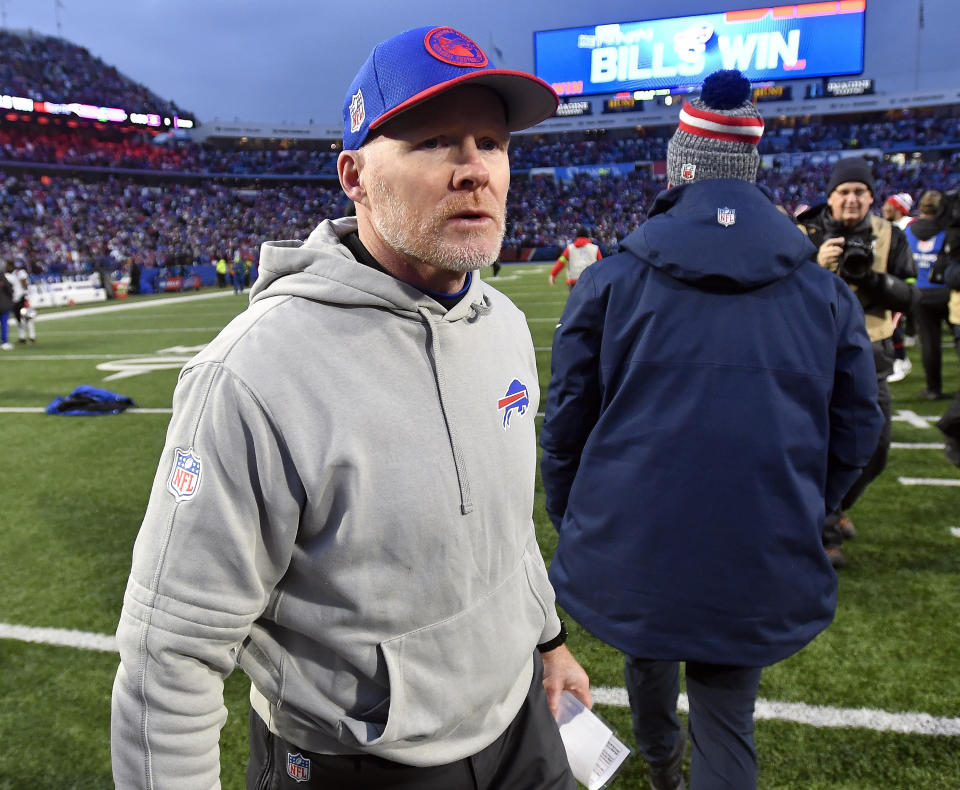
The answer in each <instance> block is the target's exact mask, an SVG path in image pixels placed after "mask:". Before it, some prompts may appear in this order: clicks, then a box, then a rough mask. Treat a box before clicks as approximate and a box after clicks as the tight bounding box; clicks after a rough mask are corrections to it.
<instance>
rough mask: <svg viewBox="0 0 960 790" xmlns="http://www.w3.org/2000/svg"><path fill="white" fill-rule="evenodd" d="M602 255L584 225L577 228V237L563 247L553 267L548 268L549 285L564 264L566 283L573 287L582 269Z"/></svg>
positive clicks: (555, 278)
mask: <svg viewBox="0 0 960 790" xmlns="http://www.w3.org/2000/svg"><path fill="white" fill-rule="evenodd" d="M602 257H603V253H602V252H600V248H599V247H598V246H597V245H596V244H594V243H593V242H592V241H590V238H589V236H587V229H586V228H584V227H579V228H577V237H576V238H575V239H574V240H573V241H572V242H570V243H569V244H568V245H567V246H566V247H564V248H563V252H562V253H560V257H559V258H557V262H556V263H555V264H553V268H552V269H551V270H550V285H553V284H554V283H555V282H556V280H557V275H558V274H560V272H561V270H562V269H563V267H564V266H566V267H567V285H568V286H570V287H571V288H573V286H575V285H576V284H577V279H578V278H579V277H580V275H581V274H583V271H584V269H586V268H587V267H588V266H589V265H590V264H591V263H596V262H597V261H599V260H600V259H601V258H602Z"/></svg>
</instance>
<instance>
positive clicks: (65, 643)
mask: <svg viewBox="0 0 960 790" xmlns="http://www.w3.org/2000/svg"><path fill="white" fill-rule="evenodd" d="M0 639H13V640H16V641H18V642H29V643H32V644H40V645H53V646H57V647H73V648H78V649H81V650H96V651H99V652H102V653H116V652H117V641H116V639H115V638H114V636H113V635H112V634H92V633H87V632H84V631H74V630H71V629H66V628H31V627H29V626H25V625H11V624H9V623H0ZM592 694H593V699H594V701H595V702H598V703H600V704H601V705H611V706H614V707H618V708H626V707H629V704H630V703H629V702H628V701H627V690H626V689H624V688H615V687H614V688H611V687H605V686H600V687H598V688H594V689H592ZM677 708H678V710H680V712H681V713H687V712H688V711H689V704H688V702H687V696H686V695H685V694H681V695H680V700H679V703H678V705H677ZM755 716H756V718H758V719H779V720H781V721H792V722H796V723H797V724H807V725H809V726H811V727H856V728H859V729H865V730H876V731H877V732H901V733H909V734H915V735H960V719H950V718H940V717H936V716H931V715H930V714H929V713H889V712H887V711H884V710H872V709H870V708H833V707H829V706H826V705H807V704H806V703H803V702H777V701H775V700H765V699H762V698H761V699H758V700H757V707H756V714H755Z"/></svg>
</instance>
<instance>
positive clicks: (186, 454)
mask: <svg viewBox="0 0 960 790" xmlns="http://www.w3.org/2000/svg"><path fill="white" fill-rule="evenodd" d="M199 486H200V457H199V456H198V455H196V454H195V453H194V452H193V448H192V447H191V448H190V449H188V450H181V449H180V448H179V447H177V448H175V449H174V451H173V469H172V470H170V478H169V479H168V480H167V489H168V490H169V491H170V492H171V493H172V494H173V496H174V498H175V499H176V500H177V502H183V501H185V500H187V499H192V498H193V495H194V494H195V493H197V488H198V487H199Z"/></svg>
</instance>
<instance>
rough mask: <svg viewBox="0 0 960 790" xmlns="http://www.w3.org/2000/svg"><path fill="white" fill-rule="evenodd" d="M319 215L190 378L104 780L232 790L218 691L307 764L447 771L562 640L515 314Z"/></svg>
mask: <svg viewBox="0 0 960 790" xmlns="http://www.w3.org/2000/svg"><path fill="white" fill-rule="evenodd" d="M355 227H356V222H355V220H352V219H345V220H335V221H325V222H323V223H322V224H321V225H320V226H319V227H318V228H317V229H316V230H315V231H314V232H313V233H312V234H311V235H310V237H309V239H307V241H306V242H305V243H303V244H301V243H299V242H291V241H282V242H268V243H267V244H265V245H264V246H263V249H262V252H261V258H260V270H259V278H258V280H257V282H256V284H255V286H254V288H253V291H252V294H251V303H250V307H249V309H247V310H246V311H245V312H244V313H242V314H241V315H240V316H238V317H237V318H236V319H234V321H232V322H231V323H230V324H229V325H228V326H227V327H226V328H225V329H224V330H223V331H222V332H221V333H220V335H219V336H218V337H217V338H216V339H215V340H214V341H213V342H212V343H211V344H210V345H209V346H208V347H207V348H206V349H205V350H204V351H203V352H202V353H201V354H199V355H198V356H197V357H196V358H195V359H194V360H192V361H191V362H190V363H189V364H188V365H187V366H186V367H185V368H184V369H183V372H182V373H181V375H180V381H179V383H178V385H177V388H176V391H175V393H174V410H173V417H172V419H171V422H170V427H169V430H168V432H167V440H166V446H165V448H164V450H163V456H162V458H161V461H160V466H159V469H158V471H157V476H156V479H155V481H154V485H153V490H152V492H151V496H150V502H149V505H148V507H147V512H146V515H145V517H144V521H143V526H142V528H141V531H140V534H139V536H138V538H137V542H136V546H135V548H134V553H133V565H132V570H131V573H130V579H129V582H128V585H127V590H126V594H125V597H124V606H123V612H122V614H121V619H120V625H119V628H118V630H117V639H118V642H119V646H120V656H121V664H120V668H119V671H118V673H117V679H116V682H115V684H114V691H113V716H112V719H113V720H112V749H113V770H114V779H115V781H116V783H117V786H118V787H122V788H124V789H125V790H126V788H177V790H189V789H190V788H203V789H204V790H207V789H208V788H216V787H219V767H220V766H219V752H218V738H219V731H220V728H221V727H222V725H223V723H224V720H225V718H226V709H225V707H224V704H223V678H224V677H225V676H226V675H227V674H228V673H229V672H230V671H231V670H232V669H233V668H234V666H235V664H238V665H239V666H240V667H241V668H242V669H243V670H244V671H245V672H246V673H247V674H248V675H249V676H250V678H251V680H252V689H251V701H252V704H253V706H254V708H255V709H256V710H257V711H258V713H259V714H260V715H261V716H262V717H263V719H264V720H265V721H266V722H267V723H268V725H269V727H270V728H271V730H273V731H274V732H275V733H277V734H279V735H280V736H282V737H283V738H285V739H287V740H289V741H291V742H292V743H295V744H297V745H298V746H300V747H301V748H303V749H306V750H309V751H316V752H325V753H338V754H342V753H369V754H375V755H378V756H381V757H385V758H388V759H391V760H396V761H399V762H403V763H408V764H411V765H424V766H427V765H438V764H443V763H448V762H451V761H454V760H457V759H460V758H463V757H465V756H467V755H469V754H473V753H475V752H477V751H479V750H480V749H482V748H484V747H485V746H487V745H489V744H490V743H492V742H493V741H494V740H495V739H496V738H497V737H498V736H499V735H500V734H501V732H502V731H503V730H504V729H505V728H506V726H507V725H508V724H509V723H510V721H511V720H512V718H513V717H514V716H515V714H516V713H517V711H518V710H519V708H520V706H521V704H522V702H523V700H524V698H525V696H526V693H527V689H528V688H529V684H530V680H531V677H532V655H533V650H534V648H535V645H536V644H537V643H538V642H543V641H546V640H547V639H550V638H552V637H553V636H554V635H555V634H556V633H557V632H558V631H559V628H560V626H559V621H558V620H557V616H556V613H555V611H554V598H553V591H552V589H551V587H550V584H549V582H548V580H547V578H546V572H545V569H544V565H543V561H542V559H541V556H540V552H539V549H538V546H537V543H536V538H535V534H534V529H533V523H532V518H531V516H532V511H533V490H534V475H535V464H536V446H535V438H534V417H535V415H536V412H537V404H538V401H539V388H538V384H537V370H536V364H535V360H534V352H533V345H532V343H531V340H530V333H529V330H528V328H527V325H526V321H525V319H524V316H523V314H522V313H521V312H520V311H519V310H518V309H517V308H516V307H515V306H514V305H513V304H512V303H511V302H510V301H509V300H508V299H507V298H506V297H504V296H503V295H502V294H500V293H499V292H497V291H495V290H493V289H492V288H490V287H489V286H487V285H486V284H484V283H483V282H482V281H481V280H480V278H479V277H473V280H472V283H471V285H470V288H469V290H468V291H467V293H466V295H465V296H464V298H463V299H462V300H461V302H460V303H459V304H457V305H456V306H455V307H453V308H452V309H450V310H449V311H447V310H445V309H444V308H443V307H441V306H440V305H439V304H438V303H437V302H436V301H434V300H433V299H432V298H430V297H429V296H426V295H424V294H422V293H421V292H420V291H418V290H417V289H415V288H413V287H411V286H409V285H406V284H405V283H402V282H400V281H399V280H396V279H394V278H392V277H390V276H389V275H386V274H384V273H382V272H379V271H377V270H375V269H372V268H370V267H368V266H364V265H362V264H359V263H357V262H356V261H355V260H354V258H353V256H352V255H351V253H350V252H349V250H348V249H347V248H346V247H345V246H343V245H342V244H341V243H340V237H342V236H343V235H345V234H346V233H347V232H349V231H351V230H353V229H355Z"/></svg>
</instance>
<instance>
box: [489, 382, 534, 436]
mask: <svg viewBox="0 0 960 790" xmlns="http://www.w3.org/2000/svg"><path fill="white" fill-rule="evenodd" d="M528 408H530V394H529V393H528V392H527V387H526V385H525V384H523V383H522V382H521V381H520V379H514V380H513V381H511V382H510V385H509V386H508V387H507V392H506V394H505V395H504V396H503V397H502V398H500V399H499V400H498V401H497V410H498V411H500V412H502V413H503V430H507V429H508V428H509V427H510V420H511V419H512V418H513V417H514V416H517V417H522V416H523V415H524V414H526V413H527V409H528Z"/></svg>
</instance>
